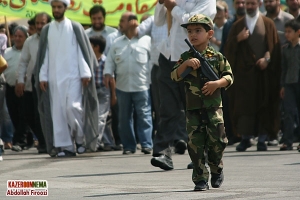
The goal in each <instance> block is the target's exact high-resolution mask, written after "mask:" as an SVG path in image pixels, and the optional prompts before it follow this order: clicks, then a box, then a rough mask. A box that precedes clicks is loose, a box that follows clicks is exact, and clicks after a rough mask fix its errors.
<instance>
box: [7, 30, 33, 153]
mask: <svg viewBox="0 0 300 200" xmlns="http://www.w3.org/2000/svg"><path fill="white" fill-rule="evenodd" d="M27 31H28V29H27V27H25V26H17V27H16V28H15V29H14V32H13V36H14V45H13V46H12V47H9V48H7V49H6V50H5V53H4V56H3V57H4V59H5V60H6V61H7V65H8V68H7V69H6V70H5V71H4V72H3V74H4V76H5V80H6V93H5V97H6V103H7V108H8V112H9V116H10V118H11V121H12V123H13V126H14V128H15V132H14V136H13V144H14V146H13V148H12V150H15V151H22V149H24V148H27V147H28V145H31V144H30V143H31V142H32V141H30V142H29V141H27V137H26V132H27V131H26V126H27V124H26V123H25V119H24V113H23V106H22V98H20V97H18V96H17V95H16V94H15V86H16V80H17V76H16V75H17V70H18V64H19V59H20V56H21V51H22V48H23V46H24V42H25V40H26V38H27V37H28V33H27ZM28 134H31V133H28Z"/></svg>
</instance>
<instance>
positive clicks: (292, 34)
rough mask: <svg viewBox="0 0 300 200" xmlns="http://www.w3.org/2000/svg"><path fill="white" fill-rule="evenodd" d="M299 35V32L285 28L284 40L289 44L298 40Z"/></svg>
mask: <svg viewBox="0 0 300 200" xmlns="http://www.w3.org/2000/svg"><path fill="white" fill-rule="evenodd" d="M299 33H300V30H298V31H295V30H294V29H292V28H291V27H286V28H285V34H284V35H285V38H286V40H287V41H289V42H293V41H295V40H298V38H299Z"/></svg>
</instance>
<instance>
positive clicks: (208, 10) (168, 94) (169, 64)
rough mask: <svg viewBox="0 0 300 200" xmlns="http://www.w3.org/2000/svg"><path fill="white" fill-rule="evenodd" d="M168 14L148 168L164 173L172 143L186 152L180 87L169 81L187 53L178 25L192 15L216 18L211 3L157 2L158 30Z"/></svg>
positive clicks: (199, 0) (184, 34)
mask: <svg viewBox="0 0 300 200" xmlns="http://www.w3.org/2000/svg"><path fill="white" fill-rule="evenodd" d="M167 11H168V12H170V13H171V17H172V22H171V23H172V26H171V29H170V35H169V38H168V40H166V41H165V42H163V43H162V44H161V45H160V46H159V47H158V48H159V49H160V52H161V54H160V56H159V66H160V67H159V70H160V72H159V77H158V79H159V92H160V97H161V102H160V123H159V127H158V132H157V133H156V135H155V138H154V148H153V156H154V157H153V158H152V159H151V164H152V165H153V166H155V167H160V168H161V169H164V170H171V169H173V162H172V159H171V149H170V146H173V141H174V140H176V142H175V144H174V145H175V152H177V153H179V154H184V152H185V150H186V142H187V133H186V123H185V120H186V119H185V113H184V105H185V103H184V101H185V95H184V87H183V83H177V82H173V81H172V80H171V76H170V74H171V71H172V68H173V66H174V65H175V63H176V62H177V61H178V60H179V59H180V55H181V54H182V53H183V52H185V51H187V50H188V46H187V44H186V43H185V42H184V39H186V38H187V32H186V30H185V29H184V28H182V27H181V26H180V25H181V24H184V23H186V22H187V21H188V19H189V18H190V17H191V16H192V15H194V14H204V15H207V16H209V17H210V18H211V19H213V18H214V17H215V14H216V1H212V0H159V1H158V3H157V5H156V8H155V14H154V22H155V24H156V25H157V26H162V25H164V24H166V23H167V21H168V20H167V17H166V16H167Z"/></svg>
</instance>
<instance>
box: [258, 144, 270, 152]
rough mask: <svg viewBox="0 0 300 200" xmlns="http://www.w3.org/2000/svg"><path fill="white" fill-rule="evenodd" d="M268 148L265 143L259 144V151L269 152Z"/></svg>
mask: <svg viewBox="0 0 300 200" xmlns="http://www.w3.org/2000/svg"><path fill="white" fill-rule="evenodd" d="M267 149H268V147H267V145H266V144H265V143H264V142H258V143H257V151H267Z"/></svg>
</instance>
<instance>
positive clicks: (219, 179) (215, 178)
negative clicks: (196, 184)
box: [210, 171, 224, 188]
mask: <svg viewBox="0 0 300 200" xmlns="http://www.w3.org/2000/svg"><path fill="white" fill-rule="evenodd" d="M223 181H224V174H223V171H222V172H221V174H214V173H211V179H210V183H211V187H213V188H219V187H221V185H222V183H223Z"/></svg>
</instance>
